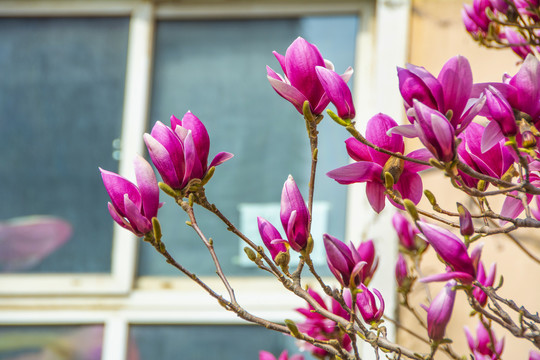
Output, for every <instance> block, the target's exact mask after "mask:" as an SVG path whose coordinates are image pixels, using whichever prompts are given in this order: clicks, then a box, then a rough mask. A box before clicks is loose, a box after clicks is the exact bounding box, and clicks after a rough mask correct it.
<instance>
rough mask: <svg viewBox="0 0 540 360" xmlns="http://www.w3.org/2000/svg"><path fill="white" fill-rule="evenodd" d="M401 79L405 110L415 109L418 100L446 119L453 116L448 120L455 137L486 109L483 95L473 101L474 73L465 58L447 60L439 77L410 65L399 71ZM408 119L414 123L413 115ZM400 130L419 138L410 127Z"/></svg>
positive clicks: (400, 84) (404, 126)
mask: <svg viewBox="0 0 540 360" xmlns="http://www.w3.org/2000/svg"><path fill="white" fill-rule="evenodd" d="M398 78H399V91H400V92H401V95H402V96H403V100H404V102H405V108H406V109H409V108H412V107H413V106H414V100H417V101H419V102H420V103H422V104H424V105H425V106H427V107H429V108H431V109H433V110H436V111H438V112H439V113H440V114H442V115H443V116H444V115H447V114H451V115H452V116H451V118H450V120H449V121H450V124H451V125H452V127H453V128H454V131H455V132H456V134H459V133H461V132H462V131H463V130H465V128H466V127H467V126H468V125H469V124H470V123H471V121H472V120H473V119H474V117H475V116H476V115H477V114H478V113H479V112H480V110H482V108H483V106H484V101H485V99H484V98H483V97H482V96H478V99H475V100H471V97H472V89H473V77H472V70H471V66H470V64H469V61H468V60H467V59H466V58H465V57H463V56H455V57H453V58H451V59H450V60H448V61H447V62H446V63H445V64H444V66H443V68H442V69H441V72H440V73H439V75H438V77H437V78H435V76H433V75H432V74H431V73H429V72H428V71H427V70H426V69H424V68H423V67H420V66H415V65H411V64H408V65H407V67H406V69H402V68H398ZM409 120H411V122H414V121H415V119H414V117H412V116H409ZM428 120H429V119H428ZM400 128H402V129H403V130H402V132H400V134H402V135H403V136H407V137H415V136H418V135H416V134H415V130H414V128H413V126H411V125H403V126H400Z"/></svg>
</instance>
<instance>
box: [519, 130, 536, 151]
mask: <svg viewBox="0 0 540 360" xmlns="http://www.w3.org/2000/svg"><path fill="white" fill-rule="evenodd" d="M521 136H522V137H523V140H522V141H523V142H522V144H523V147H524V148H526V149H531V148H534V147H536V137H534V135H533V133H532V132H531V131H524V132H523V133H522V134H521Z"/></svg>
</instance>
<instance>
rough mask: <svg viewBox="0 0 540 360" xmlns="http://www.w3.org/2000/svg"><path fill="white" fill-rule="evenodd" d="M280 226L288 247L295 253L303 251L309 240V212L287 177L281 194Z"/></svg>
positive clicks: (290, 178) (298, 191)
mask: <svg viewBox="0 0 540 360" xmlns="http://www.w3.org/2000/svg"><path fill="white" fill-rule="evenodd" d="M280 217H281V224H282V225H283V229H285V233H286V234H287V239H288V241H289V245H290V246H291V248H292V249H293V250H295V251H300V250H302V249H304V248H305V247H306V245H307V241H308V238H309V220H310V217H311V216H310V214H309V210H308V208H307V206H306V203H305V202H304V198H303V197H302V193H301V192H300V190H299V189H298V186H297V185H296V182H295V181H294V179H293V177H292V176H291V175H289V177H288V178H287V180H286V181H285V184H283V191H282V192H281V211H280Z"/></svg>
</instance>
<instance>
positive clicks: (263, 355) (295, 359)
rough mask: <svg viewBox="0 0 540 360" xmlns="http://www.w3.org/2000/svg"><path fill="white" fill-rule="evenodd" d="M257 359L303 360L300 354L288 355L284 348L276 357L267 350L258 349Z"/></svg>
mask: <svg viewBox="0 0 540 360" xmlns="http://www.w3.org/2000/svg"><path fill="white" fill-rule="evenodd" d="M259 360H304V357H303V356H302V355H293V356H291V357H289V353H288V352H287V350H284V351H283V352H282V353H281V355H279V358H277V359H276V358H275V356H274V355H272V354H271V353H269V352H268V351H260V352H259Z"/></svg>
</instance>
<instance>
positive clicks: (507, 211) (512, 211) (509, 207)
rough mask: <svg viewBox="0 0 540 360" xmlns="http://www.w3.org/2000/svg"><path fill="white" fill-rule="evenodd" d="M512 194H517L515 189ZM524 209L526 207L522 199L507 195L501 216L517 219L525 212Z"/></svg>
mask: <svg viewBox="0 0 540 360" xmlns="http://www.w3.org/2000/svg"><path fill="white" fill-rule="evenodd" d="M512 194H513V195H516V192H515V191H513V192H512ZM523 210H525V207H524V206H523V202H522V201H521V200H520V199H516V198H513V197H509V196H507V197H506V198H505V199H504V202H503V205H502V209H501V216H504V217H509V218H514V219H515V218H517V217H518V216H519V215H520V214H521V213H522V212H523Z"/></svg>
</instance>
